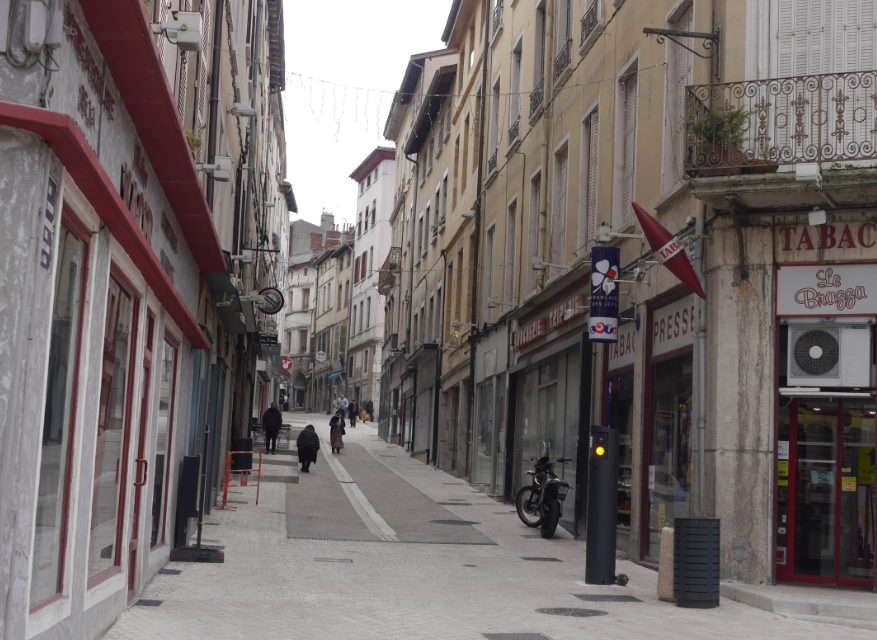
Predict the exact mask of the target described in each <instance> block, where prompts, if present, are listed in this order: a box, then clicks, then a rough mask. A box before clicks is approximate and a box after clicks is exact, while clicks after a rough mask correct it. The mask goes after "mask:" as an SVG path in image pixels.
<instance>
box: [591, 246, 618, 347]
mask: <svg viewBox="0 0 877 640" xmlns="http://www.w3.org/2000/svg"><path fill="white" fill-rule="evenodd" d="M620 261H621V249H619V248H618V247H606V246H599V245H598V246H595V247H594V248H593V249H592V250H591V317H590V320H589V321H588V337H589V339H590V340H591V342H617V341H618V285H616V284H615V280H616V279H617V278H618V274H619V268H618V263H619V262H620Z"/></svg>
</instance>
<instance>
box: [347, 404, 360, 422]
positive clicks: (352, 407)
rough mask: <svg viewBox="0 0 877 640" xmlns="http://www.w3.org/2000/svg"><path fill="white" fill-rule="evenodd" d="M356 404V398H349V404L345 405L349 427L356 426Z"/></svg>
mask: <svg viewBox="0 0 877 640" xmlns="http://www.w3.org/2000/svg"><path fill="white" fill-rule="evenodd" d="M357 410H358V408H357V406H356V400H351V401H350V404H349V405H347V417H348V418H350V428H351V429H355V428H356V414H357Z"/></svg>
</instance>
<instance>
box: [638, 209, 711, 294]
mask: <svg viewBox="0 0 877 640" xmlns="http://www.w3.org/2000/svg"><path fill="white" fill-rule="evenodd" d="M630 204H631V205H632V206H633V212H634V213H635V214H636V217H637V220H639V224H640V226H641V227H642V229H643V234H645V236H646V240H648V242H649V246H650V247H651V248H652V251H653V252H654V255H655V257H656V258H657V259H658V260H660V261H661V262H662V263H663V264H664V266H665V267H667V269H668V270H669V271H670V273H672V274H673V275H674V276H676V277H677V278H679V281H680V282H682V284H684V285H685V286H686V287H688V289H689V291H691V292H693V293H696V294H697V295H699V296H700V297H701V298H706V294H705V293H704V291H703V287H702V286H701V284H700V279H699V278H698V277H697V274H696V273H695V272H694V267H692V266H691V260H689V259H688V254H687V253H685V248H684V247H683V246H682V242H680V240H679V238H677V237H676V236H674V235H673V234H671V233H670V232H669V231H667V229H665V228H664V226H663V225H662V224H661V223H660V222H658V221H657V220H655V219H654V218H653V217H652V216H650V215H649V214H648V212H646V210H645V209H643V208H642V207H641V206H639V205H638V204H637V203H636V202H631V203H630Z"/></svg>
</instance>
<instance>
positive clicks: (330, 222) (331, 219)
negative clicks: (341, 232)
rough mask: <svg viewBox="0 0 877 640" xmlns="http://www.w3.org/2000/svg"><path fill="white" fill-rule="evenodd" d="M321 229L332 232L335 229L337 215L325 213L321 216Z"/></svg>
mask: <svg viewBox="0 0 877 640" xmlns="http://www.w3.org/2000/svg"><path fill="white" fill-rule="evenodd" d="M320 227H321V228H322V229H323V230H324V231H331V230H332V229H333V228H334V227H335V215H334V214H332V213H327V212H325V211H324V212H323V215H321V216H320Z"/></svg>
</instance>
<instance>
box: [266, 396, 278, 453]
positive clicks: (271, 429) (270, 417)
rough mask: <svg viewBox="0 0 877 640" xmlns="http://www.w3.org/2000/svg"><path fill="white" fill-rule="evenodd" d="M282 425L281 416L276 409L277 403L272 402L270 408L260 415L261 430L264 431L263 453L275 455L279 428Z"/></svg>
mask: <svg viewBox="0 0 877 640" xmlns="http://www.w3.org/2000/svg"><path fill="white" fill-rule="evenodd" d="M282 424H283V416H282V415H280V410H279V409H278V408H277V403H276V402H272V403H271V406H270V407H268V409H267V410H266V411H265V413H263V414H262V428H263V429H265V453H277V435H278V434H279V433H280V426H281V425H282Z"/></svg>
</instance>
